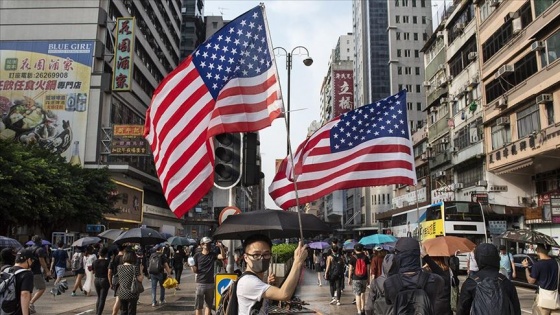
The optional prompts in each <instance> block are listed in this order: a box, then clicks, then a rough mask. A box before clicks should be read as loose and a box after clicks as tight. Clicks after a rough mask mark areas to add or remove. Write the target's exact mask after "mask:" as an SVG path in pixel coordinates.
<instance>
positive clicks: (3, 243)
mask: <svg viewBox="0 0 560 315" xmlns="http://www.w3.org/2000/svg"><path fill="white" fill-rule="evenodd" d="M0 247H2V248H8V247H11V248H14V249H16V250H18V249H20V248H22V247H23V246H22V245H21V243H20V242H18V241H17V240H14V239H13V238H9V237H6V236H0Z"/></svg>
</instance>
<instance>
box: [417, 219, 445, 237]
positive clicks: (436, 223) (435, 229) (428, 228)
mask: <svg viewBox="0 0 560 315" xmlns="http://www.w3.org/2000/svg"><path fill="white" fill-rule="evenodd" d="M420 227H421V228H420V240H422V241H424V240H428V239H431V238H436V237H438V236H443V219H439V220H430V221H428V222H426V221H424V222H421V223H420Z"/></svg>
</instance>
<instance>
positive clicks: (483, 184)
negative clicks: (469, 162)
mask: <svg viewBox="0 0 560 315" xmlns="http://www.w3.org/2000/svg"><path fill="white" fill-rule="evenodd" d="M476 186H484V187H486V186H488V182H487V181H485V180H479V181H478V182H476Z"/></svg>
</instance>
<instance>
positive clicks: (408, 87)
mask: <svg viewBox="0 0 560 315" xmlns="http://www.w3.org/2000/svg"><path fill="white" fill-rule="evenodd" d="M406 90H407V91H409V92H412V84H407V85H406Z"/></svg>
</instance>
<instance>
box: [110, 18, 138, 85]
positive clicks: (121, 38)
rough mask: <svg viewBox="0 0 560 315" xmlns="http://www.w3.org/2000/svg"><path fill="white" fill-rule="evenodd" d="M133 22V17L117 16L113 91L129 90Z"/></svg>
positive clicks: (132, 49)
mask: <svg viewBox="0 0 560 315" xmlns="http://www.w3.org/2000/svg"><path fill="white" fill-rule="evenodd" d="M134 23H135V19H134V17H120V18H117V27H116V32H117V34H116V36H115V39H116V40H115V41H116V43H115V58H114V60H115V61H114V65H113V81H112V85H113V87H112V88H113V91H130V89H131V88H132V69H133V68H134V63H133V60H132V56H133V55H134Z"/></svg>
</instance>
